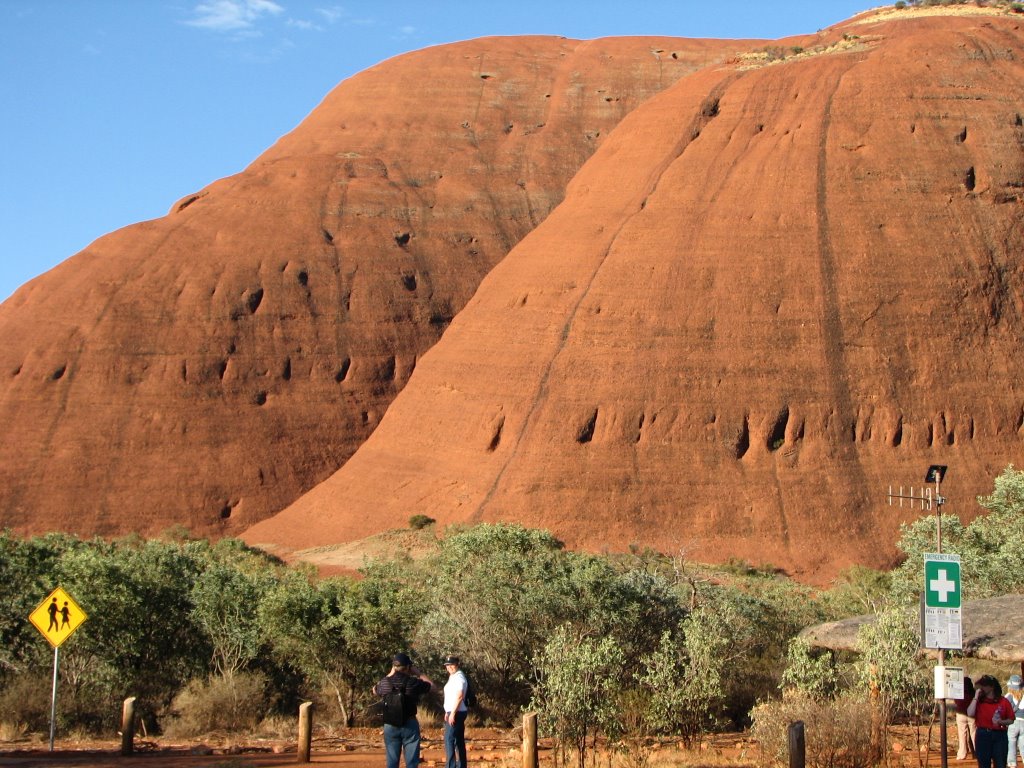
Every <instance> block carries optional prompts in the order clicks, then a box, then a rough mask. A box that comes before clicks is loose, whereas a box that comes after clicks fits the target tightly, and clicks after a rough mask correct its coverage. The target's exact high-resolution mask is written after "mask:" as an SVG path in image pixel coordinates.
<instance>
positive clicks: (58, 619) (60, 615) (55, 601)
mask: <svg viewBox="0 0 1024 768" xmlns="http://www.w3.org/2000/svg"><path fill="white" fill-rule="evenodd" d="M87 618H89V617H88V616H86V615H85V611H83V610H82V609H81V608H79V607H78V603H76V602H75V601H74V598H72V597H71V595H69V594H68V593H67V592H65V591H64V590H63V589H61V588H60V587H57V588H56V589H55V590H53V592H51V593H50V594H49V595H47V596H46V599H45V600H43V602H41V603H40V604H39V607H38V608H36V609H35V610H34V611H32V613H30V614H29V615H28V620H29V621H31V622H32V624H34V625H35V628H36V629H38V630H39V631H40V632H42V633H43V637H45V638H46V639H47V640H49V641H50V645H52V646H53V647H54V648H59V647H60V645H61V643H63V642H64V641H65V640H67V639H68V638H69V637H71V633H72V632H74V631H75V630H76V629H78V628H79V627H80V626H82V622H83V621H85V620H86V619H87Z"/></svg>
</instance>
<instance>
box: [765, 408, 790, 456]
mask: <svg viewBox="0 0 1024 768" xmlns="http://www.w3.org/2000/svg"><path fill="white" fill-rule="evenodd" d="M788 425H789V407H788V406H784V407H783V408H782V410H781V411H779V415H778V416H776V417H775V424H773V425H772V430H771V432H769V433H768V441H767V446H768V450H769V451H777V450H779V448H781V447H782V446H783V445H785V443H786V427H787V426H788Z"/></svg>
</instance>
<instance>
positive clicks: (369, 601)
mask: <svg viewBox="0 0 1024 768" xmlns="http://www.w3.org/2000/svg"><path fill="white" fill-rule="evenodd" d="M396 570H397V568H396V567H394V566H386V565H376V566H368V567H367V568H366V569H364V570H363V576H364V578H363V579H361V580H359V581H355V580H353V579H348V578H331V579H324V580H322V581H318V580H316V579H314V578H312V576H311V574H308V573H303V572H298V571H293V572H291V573H289V574H288V575H287V577H286V578H285V579H283V580H282V581H281V582H280V583H279V584H278V585H277V587H276V588H275V589H274V590H272V591H271V592H270V594H268V596H267V599H266V601H265V602H264V605H263V618H264V625H265V627H266V628H267V632H268V635H269V637H270V638H271V641H272V643H273V645H274V649H275V651H276V653H277V655H278V656H279V657H280V658H281V659H282V660H287V661H288V662H289V663H291V664H292V665H294V666H295V667H296V668H297V669H299V670H300V671H301V672H302V674H303V675H304V676H305V677H306V678H307V679H308V680H309V681H311V682H313V683H314V684H317V685H319V686H321V687H323V688H326V689H328V690H330V691H331V692H332V693H333V695H334V698H335V701H336V702H337V704H338V708H339V710H340V712H341V715H342V719H343V720H344V721H345V723H346V724H348V725H353V724H354V722H355V710H356V707H357V703H358V701H359V700H360V698H361V696H364V695H365V693H366V691H368V690H369V688H370V687H371V686H372V685H373V683H374V682H375V681H376V679H377V677H378V676H379V674H380V671H381V669H382V666H383V662H384V660H385V659H387V658H389V657H390V655H391V654H393V653H394V652H395V651H397V650H399V649H402V648H407V647H409V638H410V636H411V635H412V631H413V627H415V625H416V622H417V620H418V618H419V616H420V615H421V614H422V608H421V607H420V603H419V601H418V600H416V599H415V597H414V596H413V597H412V599H410V593H409V592H408V591H407V590H406V589H405V587H404V586H403V585H402V583H401V582H400V581H399V580H398V579H397V577H396Z"/></svg>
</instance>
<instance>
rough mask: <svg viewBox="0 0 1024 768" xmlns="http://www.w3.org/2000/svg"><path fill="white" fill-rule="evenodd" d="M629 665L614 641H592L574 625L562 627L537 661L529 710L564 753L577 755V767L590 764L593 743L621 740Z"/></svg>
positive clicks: (535, 660)
mask: <svg viewBox="0 0 1024 768" xmlns="http://www.w3.org/2000/svg"><path fill="white" fill-rule="evenodd" d="M624 662H625V656H624V655H623V653H622V649H621V648H619V647H618V645H617V644H616V643H615V641H614V640H613V639H612V638H610V637H602V638H599V639H594V638H591V637H587V636H585V635H581V634H579V633H578V632H577V631H576V630H574V629H573V628H572V627H570V626H569V625H562V626H560V627H558V628H557V629H556V630H555V632H554V634H553V635H552V637H551V639H550V640H549V641H548V642H547V643H546V644H545V645H544V649H543V650H542V651H541V652H540V654H539V655H538V656H537V657H536V658H535V659H534V666H535V668H536V683H535V685H534V698H533V700H532V701H531V702H530V706H531V707H532V708H533V709H535V710H536V711H537V713H538V720H539V722H540V723H541V724H542V726H543V728H544V730H545V731H546V732H547V733H549V734H550V735H551V736H553V737H554V738H555V740H556V742H557V743H558V746H559V748H560V749H561V750H562V752H563V754H564V753H565V751H566V750H567V748H568V749H571V750H572V752H573V753H574V754H575V755H576V763H577V766H578V768H584V766H585V765H586V755H587V749H588V743H587V742H588V739H589V740H590V747H591V748H593V749H596V745H597V739H598V737H599V736H605V737H607V738H610V739H615V738H617V737H618V736H619V731H620V726H621V719H620V718H619V716H618V715H619V709H620V707H619V703H618V699H619V697H620V696H621V694H622V685H621V677H622V670H623V666H624Z"/></svg>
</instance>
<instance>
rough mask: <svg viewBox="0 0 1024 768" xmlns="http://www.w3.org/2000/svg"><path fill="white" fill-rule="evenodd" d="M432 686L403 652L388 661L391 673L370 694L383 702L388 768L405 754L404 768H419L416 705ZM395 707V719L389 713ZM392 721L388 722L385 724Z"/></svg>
mask: <svg viewBox="0 0 1024 768" xmlns="http://www.w3.org/2000/svg"><path fill="white" fill-rule="evenodd" d="M433 687H434V683H433V682H432V681H431V680H430V678H429V677H427V676H426V675H424V674H423V673H421V672H420V671H419V670H418V669H416V668H415V667H414V666H413V665H412V659H410V658H409V656H408V655H407V654H405V653H396V654H395V655H394V657H393V658H392V659H391V671H390V672H389V673H388V674H387V675H386V676H385V677H383V678H382V679H381V680H380V682H378V683H377V685H375V686H374V687H373V692H374V693H375V694H377V695H378V696H380V697H381V699H382V701H383V703H384V753H385V756H386V757H385V760H386V763H387V768H398V763H399V758H400V757H401V756H402V753H403V752H404V753H405V768H418V766H419V763H420V721H419V720H417V719H416V705H417V704H418V703H419V699H420V697H421V696H423V695H424V694H425V693H429V692H430V690H431V689H432V688H433ZM395 706H398V709H399V713H398V715H397V716H394V715H390V714H389V710H393V709H394V707H395ZM389 720H390V721H391V722H388V721H389Z"/></svg>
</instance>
